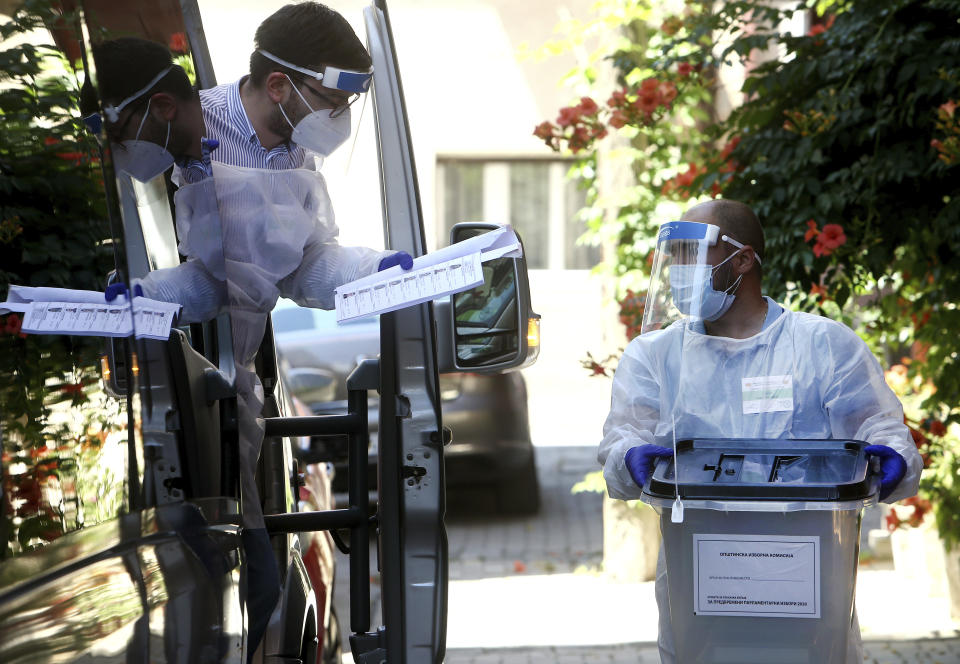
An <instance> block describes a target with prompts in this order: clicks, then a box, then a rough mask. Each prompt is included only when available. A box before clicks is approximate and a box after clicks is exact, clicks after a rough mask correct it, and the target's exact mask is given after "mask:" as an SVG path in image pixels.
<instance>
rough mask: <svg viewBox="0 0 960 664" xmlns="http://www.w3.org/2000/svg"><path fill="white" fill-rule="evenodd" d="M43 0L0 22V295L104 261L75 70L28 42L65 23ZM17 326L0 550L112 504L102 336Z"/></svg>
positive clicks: (5, 397) (6, 372) (75, 283)
mask: <svg viewBox="0 0 960 664" xmlns="http://www.w3.org/2000/svg"><path fill="white" fill-rule="evenodd" d="M51 4H52V3H50V2H41V1H38V0H28V1H27V2H25V3H24V4H23V5H22V6H21V7H20V9H19V10H18V11H17V13H16V14H15V15H14V16H13V17H12V19H11V20H9V21H7V22H4V23H3V24H0V37H2V39H3V43H2V47H0V124H2V126H3V131H2V132H0V297H2V298H4V299H5V298H6V295H7V291H8V287H9V286H10V285H11V284H18V285H27V286H56V287H69V288H77V289H90V290H103V289H104V287H105V285H106V278H107V275H108V274H109V273H110V272H111V271H112V270H113V269H114V265H115V263H114V241H113V238H112V237H111V234H110V230H109V224H108V223H107V214H106V207H105V198H104V189H103V188H104V183H103V177H102V172H101V168H100V164H99V159H100V157H99V150H98V148H97V145H96V143H95V141H94V139H93V138H91V137H88V135H87V133H86V132H85V130H84V127H83V124H82V122H81V120H80V117H79V110H78V109H79V94H80V93H79V86H78V81H77V77H76V75H75V74H74V72H73V70H72V68H71V65H70V63H68V62H67V61H66V60H65V59H64V58H63V56H62V54H61V53H60V52H59V51H57V50H56V49H55V48H54V47H53V46H46V45H40V44H37V43H35V40H36V35H37V34H48V33H47V32H46V31H45V29H46V28H47V27H48V26H51V25H53V24H54V22H56V21H63V20H70V17H66V16H62V15H61V14H59V13H57V12H55V11H54V10H53V9H51ZM20 325H21V321H20V318H19V316H18V315H17V314H8V315H7V316H6V317H5V318H4V319H2V320H0V378H2V381H0V413H2V418H3V423H2V425H3V427H2V434H3V436H2V450H3V463H2V470H3V479H4V485H5V490H4V495H5V499H6V501H8V504H7V505H6V508H5V509H3V510H0V512H2V513H3V516H4V519H3V522H2V523H0V558H2V557H3V555H4V554H9V553H11V552H16V551H20V550H26V549H29V548H31V547H32V546H35V545H36V544H37V543H38V542H41V541H44V540H49V539H52V538H53V537H56V536H57V535H58V534H62V532H64V531H66V530H70V529H72V528H76V527H80V526H81V525H82V524H83V522H84V520H85V519H86V521H87V522H88V523H90V522H95V521H96V520H99V518H98V517H97V515H98V514H100V513H101V512H102V513H103V515H107V514H109V513H111V511H115V507H116V506H115V505H113V504H108V502H109V501H108V500H107V492H106V491H105V490H104V483H105V482H108V481H111V480H112V478H113V471H114V470H115V469H104V468H99V469H98V468H97V467H96V462H97V458H98V457H97V451H98V450H99V449H100V448H101V447H102V446H103V445H105V444H113V445H116V444H117V441H116V440H111V441H109V442H108V440H107V439H108V435H109V434H111V433H112V432H114V431H117V426H116V421H117V420H118V418H120V421H123V417H122V416H123V413H122V412H121V410H120V406H119V405H118V403H117V402H116V401H111V400H108V399H106V398H105V396H104V394H103V392H102V391H101V390H100V386H99V384H100V376H99V371H98V369H99V356H100V353H101V350H102V343H103V341H102V339H98V338H93V337H69V336H48V335H43V336H41V335H25V334H21V333H20ZM121 475H122V473H121ZM58 487H59V489H58ZM64 487H66V488H64ZM67 488H68V489H69V491H67ZM41 489H43V491H47V492H48V493H49V492H51V491H53V492H54V493H55V492H56V491H58V490H64V491H65V492H67V493H65V494H64V495H67V494H68V493H70V492H73V495H74V496H76V495H78V494H77V492H79V494H80V495H82V497H83V498H84V499H89V503H88V504H87V505H86V507H84V505H83V504H82V503H83V502H84V500H80V501H76V500H74V501H73V506H72V507H71V506H70V504H71V503H70V501H69V500H65V501H63V502H61V504H59V505H53V504H51V503H47V502H45V499H43V500H41V496H42V495H47V494H44V493H43V492H42V491H41ZM51 495H53V494H51ZM77 502H79V503H81V504H79V505H78V504H76V503H77ZM84 509H86V516H84ZM7 518H9V519H10V520H9V521H8V520H7Z"/></svg>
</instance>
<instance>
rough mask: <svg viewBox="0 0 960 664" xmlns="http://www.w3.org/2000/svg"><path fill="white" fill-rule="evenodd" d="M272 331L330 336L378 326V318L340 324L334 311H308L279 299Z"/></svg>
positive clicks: (288, 301) (366, 318)
mask: <svg viewBox="0 0 960 664" xmlns="http://www.w3.org/2000/svg"><path fill="white" fill-rule="evenodd" d="M272 318H273V330H274V332H275V333H277V334H286V333H291V332H305V331H308V330H323V331H326V332H329V333H330V334H334V335H335V334H337V333H339V332H343V333H344V334H347V333H348V332H347V331H348V330H356V329H358V328H359V327H368V326H377V327H379V325H380V317H379V316H367V317H365V318H354V319H351V320H348V321H344V322H342V323H337V315H336V312H334V311H327V310H325V309H308V308H306V307H300V306H297V305H296V304H295V303H294V302H292V301H290V300H286V299H281V300H280V301H279V302H278V303H277V306H276V308H275V309H274V310H273V314H272Z"/></svg>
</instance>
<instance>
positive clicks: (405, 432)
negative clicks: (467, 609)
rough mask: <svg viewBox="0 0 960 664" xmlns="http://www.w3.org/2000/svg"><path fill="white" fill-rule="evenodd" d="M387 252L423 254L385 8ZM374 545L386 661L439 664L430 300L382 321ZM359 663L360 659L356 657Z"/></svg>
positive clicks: (380, 130) (381, 78)
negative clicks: (379, 576)
mask: <svg viewBox="0 0 960 664" xmlns="http://www.w3.org/2000/svg"><path fill="white" fill-rule="evenodd" d="M364 18H365V21H366V28H367V42H368V48H369V50H370V55H371V56H372V57H373V67H374V83H373V90H374V92H373V96H374V102H375V103H374V111H375V114H376V124H377V147H378V151H379V158H380V172H381V174H382V176H381V182H380V194H381V198H382V207H383V223H384V234H385V241H386V246H387V247H388V248H390V249H399V250H403V251H406V252H408V253H410V254H411V255H413V256H420V255H422V254H424V253H426V242H425V239H424V230H423V213H422V209H421V204H420V194H419V190H418V187H417V174H416V168H415V165H414V160H413V150H412V147H411V144H410V133H409V126H408V123H407V117H406V109H405V106H404V100H403V88H402V85H401V82H400V75H399V71H398V65H397V57H396V53H395V50H394V44H393V36H392V34H391V31H390V19H389V15H388V13H387V7H386V2H385V1H384V0H377V2H375V3H374V4H373V5H372V6H370V7H368V8H366V9H365V11H364ZM380 394H381V402H380V430H379V466H378V468H379V475H378V478H379V496H380V499H379V518H380V522H379V530H380V537H379V547H380V564H381V568H382V581H381V583H382V601H383V620H384V624H385V625H386V630H385V632H386V633H385V640H386V651H387V654H388V655H389V656H392V657H393V659H390V658H388V661H398V662H407V663H409V664H414V663H420V662H423V663H424V664H426V663H430V664H432V663H433V662H441V661H443V657H444V652H445V649H446V617H447V535H446V529H445V527H444V522H443V518H444V510H445V486H444V466H443V446H444V433H443V431H444V429H443V423H442V419H441V411H440V389H439V374H438V368H437V340H436V333H435V327H434V313H433V305H432V303H426V304H421V305H418V306H414V307H408V308H406V309H401V310H399V311H396V312H393V313H389V314H385V315H382V316H381V317H380ZM358 661H360V660H358Z"/></svg>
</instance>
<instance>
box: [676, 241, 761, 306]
mask: <svg viewBox="0 0 960 664" xmlns="http://www.w3.org/2000/svg"><path fill="white" fill-rule="evenodd" d="M738 253H740V252H735V253H733V254H730V255H729V256H727V257H726V258H725V259H724V260H723V261H722V262H720V263H719V264H718V265H716V266H712V265H702V264H701V265H671V266H670V267H669V270H670V291H671V293H672V295H673V305H674V306H675V307H676V308H677V309H678V310H679V311H680V313H682V314H684V315H685V316H693V317H696V318H702V319H703V320H707V321H715V320H717V319H718V318H720V317H721V316H723V315H724V314H725V313H727V311H729V310H730V307H731V306H733V301H734V300H735V299H736V294H735V293H736V291H737V289H738V288H739V287H740V281H741V280H742V279H743V275H742V274H741V275H740V276H739V277H737V280H736V281H734V282H733V283H732V284H731V285H730V287H729V288H727V289H726V290H722V291H718V290H717V289H715V288H714V287H713V275H714V274H715V272H716V270H717V268H719V267H720V266H721V265H723V264H724V263H726V262H727V261H728V260H730V259H731V258H733V257H734V256H736V255H737V254H738Z"/></svg>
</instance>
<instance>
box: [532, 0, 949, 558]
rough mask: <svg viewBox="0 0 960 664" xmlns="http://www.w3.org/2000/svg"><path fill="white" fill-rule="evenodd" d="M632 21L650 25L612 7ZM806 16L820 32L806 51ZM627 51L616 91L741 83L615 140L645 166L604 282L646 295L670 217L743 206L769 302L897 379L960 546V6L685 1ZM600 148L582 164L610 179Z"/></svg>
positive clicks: (617, 2) (940, 1) (618, 54)
mask: <svg viewBox="0 0 960 664" xmlns="http://www.w3.org/2000/svg"><path fill="white" fill-rule="evenodd" d="M638 6H642V7H645V8H649V7H650V5H649V4H648V3H646V2H636V1H634V2H629V1H627V0H610V1H609V2H607V3H605V4H604V7H606V8H607V9H606V11H611V12H613V11H624V10H623V7H638ZM804 13H806V16H807V18H808V19H810V20H812V27H810V28H809V29H808V30H807V32H806V33H804V34H799V33H797V32H796V31H795V30H796V27H797V26H798V25H799V24H800V23H801V22H800V21H798V20H796V19H798V18H801V17H802V15H803V14H804ZM791 19H793V20H791ZM658 23H659V28H657V27H655V26H656V25H658ZM789 26H793V30H794V32H792V33H791V32H790V31H789V30H788V27H789ZM635 35H643V39H632V40H631V41H632V43H633V45H634V48H633V50H631V49H629V48H622V47H621V48H619V49H618V50H615V51H613V52H612V53H611V54H610V55H609V61H610V62H612V63H613V64H614V66H615V67H616V68H617V70H618V76H619V77H620V79H621V80H627V81H629V80H630V79H631V77H638V78H640V79H645V78H651V77H652V78H658V79H662V78H664V77H669V76H670V75H671V72H672V71H673V70H671V67H674V66H675V63H676V62H678V61H679V60H681V59H682V60H683V61H684V62H687V63H693V64H695V65H696V66H697V67H698V68H699V69H698V72H699V73H698V75H699V76H700V79H701V82H702V86H701V88H700V91H698V93H697V94H700V93H702V92H706V93H713V92H716V89H715V88H714V87H713V84H714V83H715V82H716V81H717V78H716V76H715V72H717V71H721V70H722V69H723V68H724V67H726V66H728V65H742V64H747V65H749V66H748V67H747V69H746V71H747V73H746V76H745V78H744V82H743V86H742V93H743V94H744V96H745V99H744V101H743V103H742V104H740V105H739V106H737V107H736V108H735V109H734V110H733V111H732V113H731V114H730V115H729V117H726V118H719V117H715V116H714V115H713V111H712V109H713V108H714V106H715V105H714V104H710V103H707V104H703V102H702V101H695V99H696V98H695V97H694V98H691V97H683V96H678V98H677V99H676V101H675V103H674V104H673V105H672V107H670V108H669V112H666V113H664V114H662V116H661V117H659V118H658V119H657V121H655V122H653V123H648V124H643V123H634V124H632V125H631V124H627V125H626V126H624V127H623V128H621V129H618V130H617V132H611V133H614V134H615V135H616V134H617V133H619V134H620V135H622V136H626V137H628V138H629V140H630V141H631V145H632V146H634V147H635V148H637V146H639V147H640V148H642V149H637V150H636V152H634V154H633V162H632V163H633V167H634V173H635V175H636V178H635V185H636V188H635V189H634V190H631V191H630V192H627V199H628V200H627V201H626V202H625V203H624V204H623V205H621V206H620V207H619V213H618V214H617V216H616V218H615V219H614V220H610V219H609V218H604V217H603V216H602V215H599V214H596V215H595V219H596V220H597V221H596V225H595V231H596V232H597V233H599V234H601V235H603V236H605V237H612V238H615V240H616V242H617V249H616V256H615V258H614V263H615V264H614V265H613V266H611V268H612V269H611V272H612V273H613V274H615V275H621V276H622V275H624V274H628V273H632V272H635V273H638V278H637V279H636V280H635V282H634V283H636V281H642V274H643V272H644V271H645V267H644V260H643V258H644V256H645V253H644V252H645V251H646V250H648V249H649V247H650V246H651V242H652V239H653V233H652V230H653V228H654V227H655V226H656V225H658V224H659V223H660V222H662V221H664V220H666V219H667V217H665V216H662V215H661V214H660V213H661V212H662V211H663V209H664V206H665V203H664V201H665V200H673V201H677V202H681V203H683V202H692V201H695V200H699V199H701V198H703V197H708V196H718V195H722V196H724V197H727V198H732V199H736V200H741V201H743V202H745V203H747V204H748V205H750V206H751V207H752V208H753V209H754V211H756V213H757V215H758V216H759V217H760V219H761V220H762V222H763V224H764V230H765V234H766V255H765V257H764V282H765V290H766V292H767V293H768V294H770V295H771V296H773V297H775V298H778V299H780V300H782V301H785V302H786V303H787V304H789V305H790V306H792V307H795V308H800V309H804V310H812V311H818V312H820V313H825V314H827V315H829V316H831V317H834V318H839V319H841V320H843V321H844V322H846V323H847V324H848V325H850V326H851V327H853V328H854V329H855V330H856V331H857V332H858V333H859V334H860V335H861V336H862V337H863V338H864V339H865V340H866V341H867V343H868V344H869V345H870V347H871V348H872V349H873V350H874V351H875V352H876V353H877V354H878V357H879V358H880V360H881V362H882V363H883V364H884V365H885V366H886V367H888V368H890V369H891V371H892V372H893V373H894V374H895V376H894V378H895V379H897V380H899V379H900V378H902V379H903V384H902V385H901V386H900V388H901V389H898V394H899V395H900V396H901V399H902V400H903V401H904V404H905V408H906V410H907V414H908V425H909V426H910V427H911V430H912V431H913V433H914V438H915V440H916V441H917V443H918V447H920V448H921V451H923V452H924V453H925V455H926V458H927V463H928V466H929V467H928V469H927V470H926V471H925V472H924V478H923V483H922V488H921V492H922V494H923V495H924V496H925V497H926V498H928V499H929V500H930V501H931V502H932V504H933V508H934V512H935V513H936V517H937V521H938V524H939V526H940V529H941V532H942V533H944V537H945V538H947V539H948V540H949V541H957V540H960V529H958V525H957V524H958V520H960V484H958V482H957V481H956V480H957V476H958V473H960V454H958V453H957V450H958V447H960V442H958V436H957V431H958V430H960V424H958V423H960V366H958V361H960V358H958V353H960V336H958V335H957V333H956V331H957V330H958V329H960V310H958V308H957V304H958V302H960V168H958V162H960V125H958V120H960V113H956V105H957V102H958V101H960V64H958V63H960V0H890V1H885V2H873V1H871V0H837V1H827V0H821V1H820V2H812V1H809V2H801V3H797V4H796V5H792V6H789V7H787V6H785V5H779V4H773V3H766V2H759V1H757V0H742V1H739V0H738V1H729V2H724V3H710V2H699V1H693V0H688V1H687V2H686V3H685V4H684V7H683V9H682V11H680V13H678V14H677V15H675V16H672V17H667V18H666V19H664V20H662V21H659V19H658V20H656V21H654V22H653V23H651V22H650V21H649V18H648V21H647V25H646V28H645V30H641V29H638V28H636V27H634V26H631V27H630V29H629V30H628V31H627V32H626V36H627V38H628V39H630V38H631V36H635ZM622 53H628V54H642V57H638V58H631V57H623V55H622ZM691 94H692V93H691ZM684 108H685V109H686V110H687V111H688V112H689V113H690V114H691V115H689V116H688V117H690V118H695V119H696V122H694V124H693V125H692V126H691V125H690V124H688V123H685V122H684V121H683V120H682V118H683V117H684ZM694 111H696V112H698V113H699V115H693V113H694ZM538 135H539V134H538ZM597 140H599V139H596V140H594V141H592V142H590V143H588V144H586V145H582V146H579V149H580V151H581V152H584V153H587V154H588V155H590V156H589V157H587V158H592V159H599V160H600V161H602V160H603V154H604V152H605V150H606V149H607V148H606V147H605V144H600V143H598V142H597ZM598 146H604V147H603V148H602V149H599V150H598ZM558 147H560V146H558ZM597 154H599V155H600V157H597V156H596V155H597ZM670 175H673V177H672V178H671V177H670ZM601 189H602V187H601ZM604 197H606V200H608V201H609V200H611V199H612V196H611V195H610V194H609V193H606V194H605V193H604V192H603V191H599V192H598V194H597V196H596V199H597V200H602V199H604ZM631 198H632V200H630V199H631ZM931 427H934V428H935V429H936V431H935V432H934V431H932V430H931ZM928 434H929V435H928ZM931 440H933V441H934V443H931V442H930V441H931ZM950 538H953V539H952V540H951V539H950Z"/></svg>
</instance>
